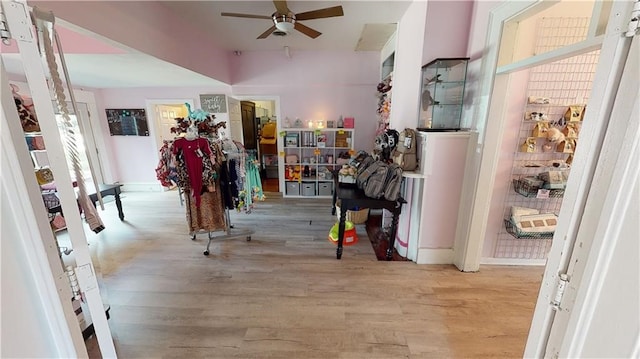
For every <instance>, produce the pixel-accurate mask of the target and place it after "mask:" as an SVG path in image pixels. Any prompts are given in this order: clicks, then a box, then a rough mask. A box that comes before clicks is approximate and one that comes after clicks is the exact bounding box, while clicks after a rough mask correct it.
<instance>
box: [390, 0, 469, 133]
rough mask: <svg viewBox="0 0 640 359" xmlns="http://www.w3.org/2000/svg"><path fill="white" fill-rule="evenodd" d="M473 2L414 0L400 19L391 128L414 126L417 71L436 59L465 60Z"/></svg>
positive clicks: (417, 91) (416, 119)
mask: <svg viewBox="0 0 640 359" xmlns="http://www.w3.org/2000/svg"><path fill="white" fill-rule="evenodd" d="M473 8H474V1H428V2H427V1H415V2H413V3H412V4H411V5H410V6H409V8H408V9H407V12H406V13H405V15H404V16H403V17H402V19H401V20H400V23H399V27H398V43H397V48H396V54H395V58H396V63H395V67H394V74H393V82H394V84H397V86H394V87H393V89H392V91H393V94H392V99H391V122H390V124H391V126H390V127H392V128H395V129H402V128H404V127H416V126H417V123H418V106H419V103H420V102H419V100H420V69H421V67H422V65H424V64H426V63H428V62H430V61H431V60H433V59H435V58H438V57H466V56H467V44H468V39H469V28H470V23H471V15H472V12H473Z"/></svg>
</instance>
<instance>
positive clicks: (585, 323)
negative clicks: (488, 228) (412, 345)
mask: <svg viewBox="0 0 640 359" xmlns="http://www.w3.org/2000/svg"><path fill="white" fill-rule="evenodd" d="M638 40H640V39H637V38H636V39H635V40H634V43H633V45H632V48H631V51H630V53H629V56H628V59H627V63H626V65H625V69H624V72H623V75H622V80H621V82H620V86H619V90H618V92H617V96H616V100H615V103H614V107H613V111H612V113H611V118H612V122H611V123H610V125H609V128H608V131H607V135H606V137H605V140H604V143H603V146H602V151H601V156H600V160H599V161H598V167H597V169H596V172H595V174H594V179H593V185H592V187H591V190H590V191H589V197H588V198H587V203H586V207H585V212H584V214H583V216H582V223H581V224H580V230H579V232H578V236H577V238H576V242H577V243H578V244H579V245H576V246H575V247H574V248H575V249H574V251H573V253H572V256H571V260H570V262H569V268H568V270H567V275H568V278H569V283H568V285H567V287H566V290H565V293H564V295H563V297H562V300H561V302H560V306H559V307H560V309H559V310H557V313H556V316H555V318H554V321H553V325H552V327H551V333H550V335H549V344H548V345H547V353H546V354H547V355H546V356H547V357H555V356H560V357H563V358H564V357H567V358H586V357H591V358H596V357H613V358H630V357H632V351H633V348H634V345H635V344H636V342H637V340H638V338H639V337H638V335H639V334H640V324H639V321H638V318H640V291H639V289H640V288H639V283H640V271H639V270H638V263H640V245H639V243H640V242H639V241H638V222H637V221H638V218H640V210H639V208H638V207H639V205H638V204H639V203H640V198H639V179H638V177H639V175H640V165H639V164H640V131H639V126H638V118H640V110H639V109H640V93H639V91H638V84H637V79H638V78H640V65H639V64H640V41H638ZM560 338H562V339H561V340H560Z"/></svg>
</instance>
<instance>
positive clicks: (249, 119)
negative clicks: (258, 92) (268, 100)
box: [240, 101, 258, 150]
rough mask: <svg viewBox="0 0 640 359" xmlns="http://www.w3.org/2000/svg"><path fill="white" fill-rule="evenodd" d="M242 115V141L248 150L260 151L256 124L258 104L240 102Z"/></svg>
mask: <svg viewBox="0 0 640 359" xmlns="http://www.w3.org/2000/svg"><path fill="white" fill-rule="evenodd" d="M240 110H241V113H242V139H243V140H244V148H246V149H247V150H257V149H258V127H257V124H256V104H255V103H253V102H249V101H241V102H240Z"/></svg>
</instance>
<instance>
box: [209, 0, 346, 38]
mask: <svg viewBox="0 0 640 359" xmlns="http://www.w3.org/2000/svg"><path fill="white" fill-rule="evenodd" d="M273 4H274V5H275V7H276V12H274V13H273V14H272V15H271V16H266V15H251V14H237V13H231V12H223V13H221V14H220V15H222V16H231V17H245V18H250V19H267V20H271V21H273V25H272V26H271V27H270V28H269V29H267V31H265V32H263V33H262V34H261V35H260V36H258V39H265V38H267V36H269V35H271V34H272V33H273V34H274V35H281V36H283V35H286V34H288V33H289V32H291V31H292V30H293V29H296V30H298V31H300V32H301V33H303V34H305V35H307V36H309V37H310V38H313V39H315V38H316V37H318V36H320V35H322V33H321V32H319V31H316V30H314V29H312V28H310V27H308V26H305V25H303V24H301V23H300V22H299V21H301V20H312V19H322V18H327V17H334V16H343V15H344V12H343V11H342V6H334V7H328V8H325V9H318V10H312V11H306V12H301V13H299V14H295V13H293V12H292V11H291V10H289V7H287V2H286V1H275V0H274V1H273Z"/></svg>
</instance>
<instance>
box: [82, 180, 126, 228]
mask: <svg viewBox="0 0 640 359" xmlns="http://www.w3.org/2000/svg"><path fill="white" fill-rule="evenodd" d="M120 187H122V185H121V184H101V185H98V188H99V189H100V196H101V197H103V198H104V197H106V196H114V197H115V198H116V207H117V208H118V217H120V220H121V221H124V212H122V201H120V193H121V192H120ZM87 192H89V198H90V199H91V202H93V206H94V207H95V206H96V202H98V192H97V191H96V190H95V189H93V188H87Z"/></svg>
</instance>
